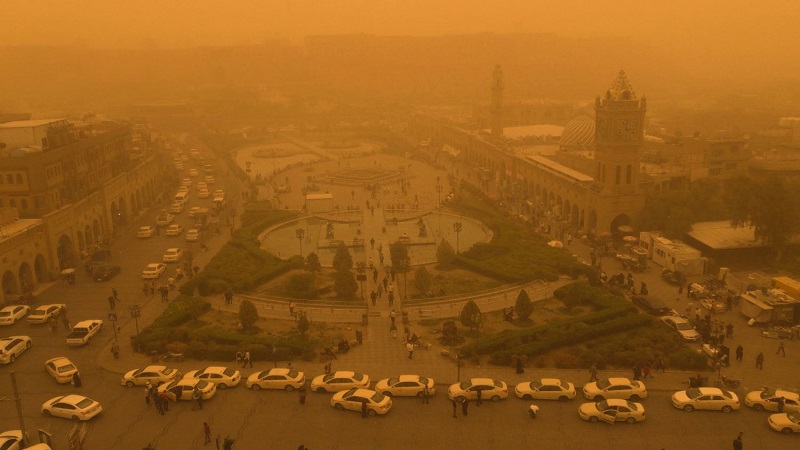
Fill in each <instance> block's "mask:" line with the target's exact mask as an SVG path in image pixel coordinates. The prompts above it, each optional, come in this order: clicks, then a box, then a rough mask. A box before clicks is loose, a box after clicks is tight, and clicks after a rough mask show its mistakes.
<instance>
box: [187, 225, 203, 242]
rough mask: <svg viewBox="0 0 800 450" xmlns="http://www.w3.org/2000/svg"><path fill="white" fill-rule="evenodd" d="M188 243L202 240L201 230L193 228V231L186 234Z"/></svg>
mask: <svg viewBox="0 0 800 450" xmlns="http://www.w3.org/2000/svg"><path fill="white" fill-rule="evenodd" d="M185 239H186V242H195V241H197V240H198V239H200V230H198V229H197V228H192V229H191V230H189V231H187V232H186V238H185Z"/></svg>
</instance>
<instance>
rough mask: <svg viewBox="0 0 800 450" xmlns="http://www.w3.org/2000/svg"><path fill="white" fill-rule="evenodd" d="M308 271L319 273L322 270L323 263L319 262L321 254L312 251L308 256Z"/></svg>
mask: <svg viewBox="0 0 800 450" xmlns="http://www.w3.org/2000/svg"><path fill="white" fill-rule="evenodd" d="M305 269H306V271H308V272H311V273H317V272H319V271H320V270H322V264H321V263H320V262H319V256H317V254H316V253H314V252H311V253H309V254H308V256H306V267H305Z"/></svg>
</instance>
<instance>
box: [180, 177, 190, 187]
mask: <svg viewBox="0 0 800 450" xmlns="http://www.w3.org/2000/svg"><path fill="white" fill-rule="evenodd" d="M181 186H186V187H187V188H188V187H191V186H192V179H191V178H184V179H183V180H182V181H181Z"/></svg>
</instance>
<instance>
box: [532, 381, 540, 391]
mask: <svg viewBox="0 0 800 450" xmlns="http://www.w3.org/2000/svg"><path fill="white" fill-rule="evenodd" d="M540 387H542V382H541V381H531V389H533V390H536V389H539V388H540Z"/></svg>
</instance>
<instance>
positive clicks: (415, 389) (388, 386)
mask: <svg viewBox="0 0 800 450" xmlns="http://www.w3.org/2000/svg"><path fill="white" fill-rule="evenodd" d="M425 386H428V395H433V394H435V393H436V385H435V383H434V382H433V378H426V377H421V376H419V375H400V376H399V377H394V378H384V379H383V380H380V381H378V383H376V384H375V391H377V392H379V393H381V394H383V395H387V396H389V397H395V396H398V397H422V390H423V389H424V388H425Z"/></svg>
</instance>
